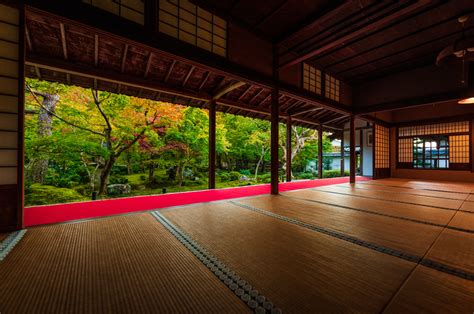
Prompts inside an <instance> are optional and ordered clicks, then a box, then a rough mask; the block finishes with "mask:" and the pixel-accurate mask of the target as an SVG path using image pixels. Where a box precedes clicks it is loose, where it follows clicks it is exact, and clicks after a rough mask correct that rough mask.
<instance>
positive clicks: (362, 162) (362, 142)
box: [359, 129, 364, 176]
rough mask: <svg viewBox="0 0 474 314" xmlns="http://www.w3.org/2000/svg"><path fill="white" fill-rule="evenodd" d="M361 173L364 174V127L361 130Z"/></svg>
mask: <svg viewBox="0 0 474 314" xmlns="http://www.w3.org/2000/svg"><path fill="white" fill-rule="evenodd" d="M359 136H360V137H359V147H360V150H359V155H360V175H361V176H363V175H364V129H360V130H359Z"/></svg>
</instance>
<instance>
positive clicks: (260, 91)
mask: <svg viewBox="0 0 474 314" xmlns="http://www.w3.org/2000/svg"><path fill="white" fill-rule="evenodd" d="M263 91H264V88H261V89H260V90H259V91H258V92H257V93H256V94H255V95H253V97H252V98H250V100H249V101H248V103H249V104H252V102H253V101H254V100H255V99H256V98H257V97H258V96H259V95H260V94H261V93H262V92H263Z"/></svg>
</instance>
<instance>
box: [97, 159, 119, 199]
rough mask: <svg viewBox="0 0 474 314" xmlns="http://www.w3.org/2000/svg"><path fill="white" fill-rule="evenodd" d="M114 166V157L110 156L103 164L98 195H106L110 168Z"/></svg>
mask: <svg viewBox="0 0 474 314" xmlns="http://www.w3.org/2000/svg"><path fill="white" fill-rule="evenodd" d="M114 164H115V157H114V156H113V155H112V156H110V157H109V159H108V160H107V162H106V163H105V166H104V169H102V172H101V174H100V187H99V195H106V194H107V183H108V181H109V175H110V172H111V171H112V167H113V166H114Z"/></svg>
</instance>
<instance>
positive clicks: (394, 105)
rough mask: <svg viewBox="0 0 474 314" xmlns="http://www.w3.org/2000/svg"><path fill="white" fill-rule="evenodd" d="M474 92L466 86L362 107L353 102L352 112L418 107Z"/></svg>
mask: <svg viewBox="0 0 474 314" xmlns="http://www.w3.org/2000/svg"><path fill="white" fill-rule="evenodd" d="M473 93H474V87H468V88H463V89H458V90H455V91H450V92H446V93H439V94H431V95H426V96H421V97H415V98H408V99H401V100H396V101H389V102H385V103H379V104H374V105H370V106H366V107H362V106H361V105H362V104H355V106H354V108H355V110H354V114H356V115H364V114H371V113H377V112H383V111H392V110H400V109H406V108H413V107H419V106H424V105H431V104H437V103H444V102H450V101H454V100H456V101H457V100H459V99H461V98H466V97H472V95H473Z"/></svg>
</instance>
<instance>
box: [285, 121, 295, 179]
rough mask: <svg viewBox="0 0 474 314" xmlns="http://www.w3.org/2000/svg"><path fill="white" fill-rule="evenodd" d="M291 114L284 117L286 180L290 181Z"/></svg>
mask: <svg viewBox="0 0 474 314" xmlns="http://www.w3.org/2000/svg"><path fill="white" fill-rule="evenodd" d="M291 124H292V121H291V116H289V117H288V118H287V119H286V182H291V149H292V148H291V135H292V133H293V132H292V125H291Z"/></svg>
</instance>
